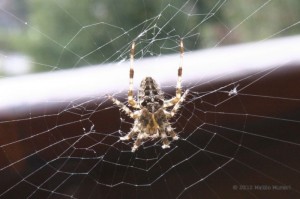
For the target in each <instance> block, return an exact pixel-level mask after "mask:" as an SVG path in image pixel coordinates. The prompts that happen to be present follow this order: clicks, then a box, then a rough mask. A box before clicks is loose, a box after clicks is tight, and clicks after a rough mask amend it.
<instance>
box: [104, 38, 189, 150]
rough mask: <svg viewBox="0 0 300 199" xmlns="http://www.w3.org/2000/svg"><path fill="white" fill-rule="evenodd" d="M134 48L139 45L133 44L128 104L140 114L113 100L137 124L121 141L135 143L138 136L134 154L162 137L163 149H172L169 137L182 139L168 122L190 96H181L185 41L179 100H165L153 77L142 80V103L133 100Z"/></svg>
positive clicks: (140, 97)
mask: <svg viewBox="0 0 300 199" xmlns="http://www.w3.org/2000/svg"><path fill="white" fill-rule="evenodd" d="M134 47H135V43H133V44H132V46H131V53H130V61H131V64H130V72H129V78H130V79H129V91H128V103H129V105H130V106H131V107H133V108H135V109H139V110H137V111H134V112H133V111H131V110H130V109H129V108H128V107H127V106H126V105H124V104H123V103H121V102H120V101H118V100H117V99H115V98H113V97H111V96H109V98H110V99H111V100H112V101H113V102H114V103H115V104H116V105H117V106H119V108H120V110H122V111H124V112H125V113H126V114H127V115H128V116H129V117H131V118H133V119H134V124H133V127H132V128H131V130H130V132H129V133H128V134H127V135H125V136H123V137H120V140H129V139H134V137H135V135H137V136H136V139H135V143H134V145H133V147H132V152H134V151H135V150H136V149H137V148H138V147H139V146H140V145H141V144H142V141H144V140H147V139H155V138H158V137H160V138H161V140H162V142H163V145H162V148H169V147H170V145H169V144H170V141H169V140H168V136H171V137H172V139H173V140H177V139H178V136H177V134H176V133H175V132H174V130H173V128H172V127H171V124H170V123H169V121H168V119H169V118H171V117H173V116H174V115H175V114H176V112H177V111H178V109H179V108H180V105H181V103H182V102H183V101H184V99H185V97H186V95H187V93H188V90H187V91H186V92H185V93H184V94H183V95H182V96H181V76H182V59H183V43H182V41H181V42H180V52H181V54H180V55H181V56H180V57H181V64H180V66H179V68H178V80H177V86H176V96H175V97H173V98H172V99H170V100H165V99H164V95H163V93H162V91H161V89H160V88H159V86H158V84H157V83H156V81H155V80H154V79H153V78H152V77H145V78H144V79H143V80H142V82H141V85H140V89H139V91H138V101H135V99H134V98H133V75H134V70H133V56H134ZM171 106H174V107H173V108H172V110H171V111H170V112H169V111H167V110H166V108H167V107H171Z"/></svg>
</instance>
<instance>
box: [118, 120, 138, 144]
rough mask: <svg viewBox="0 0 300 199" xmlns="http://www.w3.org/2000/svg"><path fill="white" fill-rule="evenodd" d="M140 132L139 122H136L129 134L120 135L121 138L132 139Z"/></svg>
mask: <svg viewBox="0 0 300 199" xmlns="http://www.w3.org/2000/svg"><path fill="white" fill-rule="evenodd" d="M138 132H139V128H138V126H137V122H135V123H134V126H133V127H132V128H131V130H130V132H129V133H127V135H125V136H123V137H120V140H130V139H132V138H133V136H135V135H136V134H137V133H138Z"/></svg>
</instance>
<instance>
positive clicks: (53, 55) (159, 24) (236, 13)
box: [0, 0, 300, 71]
mask: <svg viewBox="0 0 300 199" xmlns="http://www.w3.org/2000/svg"><path fill="white" fill-rule="evenodd" d="M264 3H266V4H267V5H266V6H263V4H264ZM14 4H15V8H16V9H17V13H21V15H20V16H19V15H17V17H18V18H19V19H21V21H20V20H16V21H17V22H18V23H19V27H21V28H20V29H18V31H7V30H6V31H3V30H2V31H0V45H1V48H2V49H6V51H18V52H22V53H24V54H27V55H30V56H31V57H32V58H33V60H34V63H36V65H35V67H36V71H42V70H47V71H49V70H55V69H57V68H59V69H61V68H70V67H78V66H86V65H92V64H98V63H104V62H112V61H120V60H122V59H127V58H128V51H129V44H130V43H131V41H132V40H134V39H136V38H137V37H138V36H139V35H140V37H139V39H138V41H137V42H138V43H141V44H139V46H143V48H144V49H146V51H138V52H139V53H138V54H137V57H145V56H156V55H160V54H164V53H172V52H173V51H178V48H177V45H178V40H179V38H180V37H185V38H186V39H185V46H186V47H187V49H189V50H193V49H199V48H201V47H213V46H216V45H224V44H232V43H239V42H245V41H252V40H260V39H264V38H268V37H270V36H272V35H273V34H275V36H282V35H289V34H296V33H298V30H299V28H296V27H293V28H291V29H286V30H284V31H282V32H280V30H283V29H285V28H286V27H288V26H290V25H291V24H293V23H295V22H297V20H299V18H300V14H299V12H298V11H297V10H295V9H296V8H297V7H299V6H300V1H292V0H288V1H284V2H283V1H280V0H273V1H270V2H268V1H240V0H229V1H217V0H199V1H181V0H143V1H141V0H127V1H121V0H101V1H100V0H85V1H74V0H61V1H60V0H47V1H45V0H28V1H22V2H19V1H16V0H15V1H14ZM10 12H11V13H14V11H13V10H10ZM22 20H23V22H25V21H28V25H24V23H22ZM20 24H21V25H20ZM277 32H278V34H277ZM141 33H143V34H142V35H141ZM153 41H155V42H154V43H151V42H153ZM150 43H151V45H149V44H150ZM147 45H149V47H147ZM139 46H137V48H138V49H139V48H140V47H139ZM138 49H137V50H138Z"/></svg>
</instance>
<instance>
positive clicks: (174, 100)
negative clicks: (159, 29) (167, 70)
mask: <svg viewBox="0 0 300 199" xmlns="http://www.w3.org/2000/svg"><path fill="white" fill-rule="evenodd" d="M183 54H184V47H183V41H182V39H181V40H180V64H179V67H178V79H177V85H176V96H175V97H173V98H172V99H169V100H166V101H165V102H164V107H170V106H173V105H174V104H176V103H177V102H178V101H179V100H180V98H181V92H182V91H181V79H182V65H183Z"/></svg>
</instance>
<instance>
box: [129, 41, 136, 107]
mask: <svg viewBox="0 0 300 199" xmlns="http://www.w3.org/2000/svg"><path fill="white" fill-rule="evenodd" d="M134 48H135V42H132V45H131V50H130V70H129V90H128V103H129V104H130V106H132V107H133V108H139V105H138V103H137V102H136V100H135V99H134V98H133V76H134V70H133V60H134Z"/></svg>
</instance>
